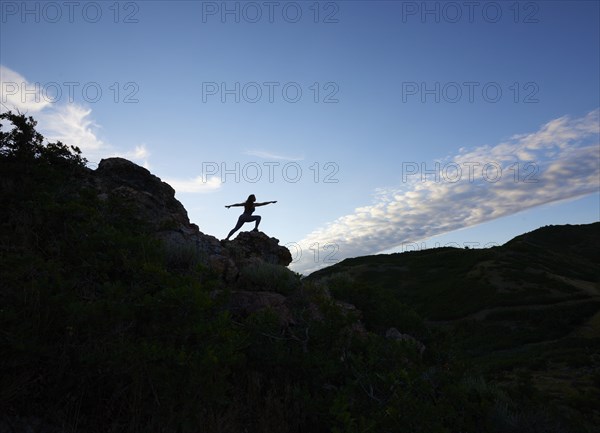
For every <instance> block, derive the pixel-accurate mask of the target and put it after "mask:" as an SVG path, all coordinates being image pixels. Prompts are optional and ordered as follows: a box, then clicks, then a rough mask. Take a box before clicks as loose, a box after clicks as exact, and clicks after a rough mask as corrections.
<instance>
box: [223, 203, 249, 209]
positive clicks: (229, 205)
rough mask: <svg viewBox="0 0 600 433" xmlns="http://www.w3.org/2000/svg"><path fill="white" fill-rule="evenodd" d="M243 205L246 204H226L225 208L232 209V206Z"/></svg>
mask: <svg viewBox="0 0 600 433" xmlns="http://www.w3.org/2000/svg"><path fill="white" fill-rule="evenodd" d="M245 204H246V203H235V204H228V205H225V207H226V208H227V209H229V208H230V207H233V206H244V205H245Z"/></svg>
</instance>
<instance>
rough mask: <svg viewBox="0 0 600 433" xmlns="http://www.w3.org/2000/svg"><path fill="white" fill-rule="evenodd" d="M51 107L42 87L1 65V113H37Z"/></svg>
mask: <svg viewBox="0 0 600 433" xmlns="http://www.w3.org/2000/svg"><path fill="white" fill-rule="evenodd" d="M49 105H50V100H49V99H48V98H47V97H46V96H45V95H44V93H43V91H42V88H41V86H40V85H39V83H38V84H36V83H31V82H29V81H27V80H26V79H25V77H23V76H22V75H21V74H19V73H17V72H15V71H13V70H12V69H9V68H7V67H5V66H2V65H0V113H3V112H6V111H9V110H11V111H19V112H21V113H25V112H27V113H37V112H38V111H41V110H43V109H44V108H46V107H48V106H49Z"/></svg>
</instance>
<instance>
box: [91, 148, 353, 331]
mask: <svg viewBox="0 0 600 433" xmlns="http://www.w3.org/2000/svg"><path fill="white" fill-rule="evenodd" d="M87 186H91V187H92V188H94V189H96V190H97V192H98V197H99V198H100V199H101V200H104V201H107V200H110V199H114V198H116V199H118V201H119V203H122V204H124V205H125V207H126V208H127V212H128V213H129V214H131V218H134V219H135V220H137V221H140V222H142V223H143V227H144V230H147V231H148V234H150V235H152V236H154V237H156V238H157V239H160V240H161V241H162V242H163V243H164V245H165V248H167V251H168V253H169V254H171V253H172V255H173V256H174V257H178V256H183V257H190V256H191V257H193V259H194V260H197V261H199V262H202V263H204V264H205V265H206V266H207V267H208V268H209V269H210V270H211V271H212V273H213V274H214V275H217V276H218V277H220V281H221V287H220V288H217V289H215V290H214V292H213V294H214V296H219V295H220V294H224V293H227V297H228V298H227V302H226V307H227V308H228V310H229V311H230V312H231V314H232V315H233V316H237V317H240V318H244V317H247V316H249V315H251V314H254V313H256V312H259V311H263V310H270V311H272V312H274V313H275V314H276V316H277V317H278V319H279V323H280V325H281V327H282V328H284V329H287V328H289V327H294V326H297V325H298V323H304V322H306V320H308V319H310V320H319V321H320V320H323V319H324V318H323V316H322V314H321V312H320V311H319V307H318V306H317V305H316V304H315V303H314V301H312V300H308V299H307V298H306V297H305V295H303V294H302V289H301V287H302V283H301V282H300V279H299V277H298V275H296V274H294V273H293V272H292V271H290V270H289V269H288V268H287V266H288V265H289V264H290V263H291V262H292V256H291V254H290V251H289V250H288V249H287V248H285V247H283V246H281V245H279V240H278V239H276V238H274V237H269V236H267V235H266V234H265V233H263V232H260V231H257V232H254V231H251V232H240V233H239V234H238V235H237V236H236V238H234V239H233V240H231V241H219V240H218V239H217V238H215V237H214V236H210V235H207V234H205V233H202V232H201V231H200V229H199V227H198V226H197V225H196V224H193V223H191V222H190V220H189V217H188V214H187V211H186V210H185V208H184V207H183V205H182V204H181V203H180V202H179V201H178V200H177V199H176V198H175V190H174V189H173V188H172V187H171V186H170V185H169V184H167V183H165V182H163V181H162V180H161V179H160V178H158V177H157V176H154V175H153V174H152V173H150V172H149V171H148V170H147V169H145V168H143V167H140V166H138V165H136V164H134V163H133V162H131V161H128V160H126V159H123V158H108V159H103V160H102V161H101V162H100V164H99V166H98V168H97V169H96V170H90V171H89V178H88V179H87ZM326 298H327V299H328V301H329V302H333V303H334V304H335V305H337V307H338V308H340V311H342V312H343V314H353V315H354V314H357V315H358V316H360V312H358V311H357V310H356V308H355V307H354V306H353V305H351V304H346V303H341V302H339V301H335V300H333V299H331V296H330V295H329V294H327V296H326ZM299 304H301V305H303V307H302V311H303V313H302V318H301V319H300V318H299V316H298V314H299V313H298V312H297V310H298V305H299ZM355 331H356V332H357V333H361V332H362V333H364V328H362V325H359V326H358V328H357V330H355ZM359 331H360V332H359Z"/></svg>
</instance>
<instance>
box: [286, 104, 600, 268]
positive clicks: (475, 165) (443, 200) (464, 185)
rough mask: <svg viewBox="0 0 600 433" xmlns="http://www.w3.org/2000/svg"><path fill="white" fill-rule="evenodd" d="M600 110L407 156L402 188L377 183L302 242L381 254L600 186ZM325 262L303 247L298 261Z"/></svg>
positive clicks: (342, 253)
mask: <svg viewBox="0 0 600 433" xmlns="http://www.w3.org/2000/svg"><path fill="white" fill-rule="evenodd" d="M599 113H600V111H599V110H598V109H596V110H594V111H592V112H590V113H588V114H587V115H586V116H583V117H581V118H576V119H571V118H570V117H568V116H564V117H560V118H558V119H554V120H551V121H549V122H548V123H546V124H545V125H543V126H542V127H541V128H540V129H539V130H538V131H536V132H533V133H529V134H519V135H514V136H512V137H511V138H510V139H508V140H507V141H505V142H502V143H499V144H497V145H495V146H481V147H476V148H474V149H470V150H468V149H460V150H459V152H458V153H457V154H456V155H455V156H453V157H451V158H448V159H447V160H445V161H439V162H438V165H437V166H436V165H435V163H431V161H428V162H427V164H426V165H425V164H424V163H421V162H417V161H413V162H406V163H404V164H403V168H404V169H405V171H404V172H403V174H402V176H403V182H402V183H401V184H400V185H399V186H398V187H396V188H380V189H377V190H376V191H375V194H374V203H373V204H370V205H366V206H362V207H359V208H356V209H355V210H354V212H353V213H351V214H348V215H344V216H342V217H340V218H338V219H336V220H335V221H333V222H331V223H329V224H328V225H326V226H325V227H322V228H320V229H318V230H315V231H313V232H312V233H310V234H309V235H307V236H306V237H305V239H303V240H302V241H301V242H300V243H299V245H300V247H301V251H304V252H307V251H309V249H310V248H311V246H312V249H314V245H315V244H317V245H319V246H320V248H324V247H326V246H328V245H330V246H331V249H330V252H333V251H334V247H335V248H336V249H337V251H336V252H335V259H344V258H347V257H355V256H360V255H368V254H374V253H377V252H380V251H384V250H387V249H391V248H394V247H397V246H399V245H401V244H402V243H403V242H416V241H419V240H421V239H425V238H428V237H431V236H436V235H440V234H443V233H447V232H450V231H454V230H457V229H461V228H466V227H470V226H473V225H476V224H480V223H483V222H486V221H490V220H493V219H495V218H500V217H503V216H508V215H511V214H514V213H516V212H520V211H523V210H525V209H529V208H532V207H535V206H540V205H543V204H546V203H551V202H556V201H560V200H566V199H571V198H575V197H579V196H583V195H586V194H590V193H594V192H597V191H598V189H599V187H600V181H599V179H600V166H599V158H600V142H599V135H600V126H599V120H600V119H599ZM432 167H437V170H436V173H432V172H431V171H432ZM423 168H426V169H427V170H429V172H427V173H424V171H423ZM322 258H323V257H322V256H321V259H322ZM326 264H327V263H325V264H324V263H323V260H319V261H317V262H315V258H314V255H313V254H303V255H302V256H301V257H300V259H299V260H298V261H297V262H296V263H294V264H293V265H292V267H293V268H294V269H295V270H297V271H299V272H303V273H308V272H311V271H313V270H316V269H318V268H320V267H322V266H324V265H326Z"/></svg>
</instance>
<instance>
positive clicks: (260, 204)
mask: <svg viewBox="0 0 600 433" xmlns="http://www.w3.org/2000/svg"><path fill="white" fill-rule="evenodd" d="M271 203H277V200H275V201H265V202H263V203H254V206H265V205H267V204H271Z"/></svg>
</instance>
